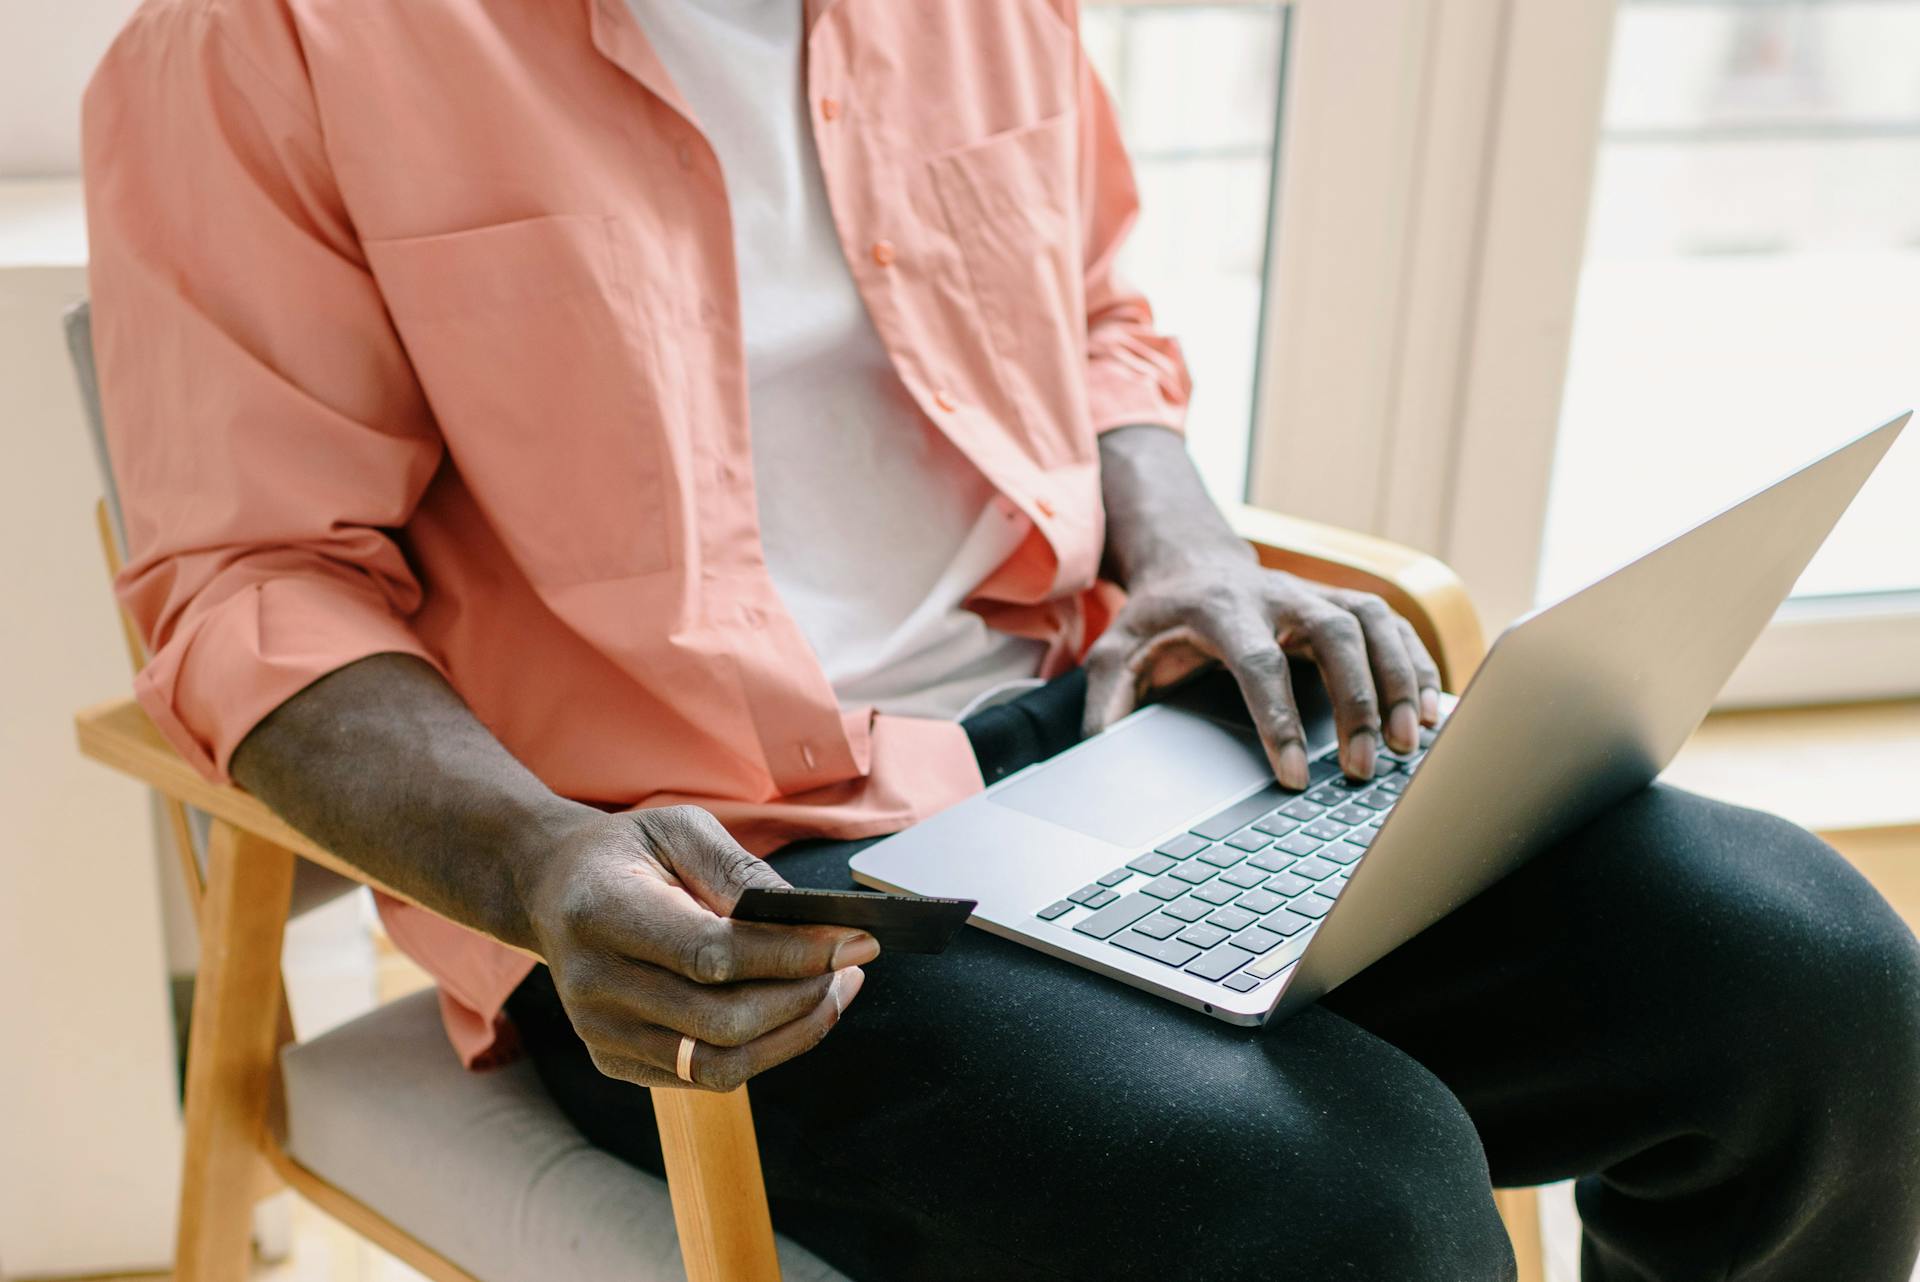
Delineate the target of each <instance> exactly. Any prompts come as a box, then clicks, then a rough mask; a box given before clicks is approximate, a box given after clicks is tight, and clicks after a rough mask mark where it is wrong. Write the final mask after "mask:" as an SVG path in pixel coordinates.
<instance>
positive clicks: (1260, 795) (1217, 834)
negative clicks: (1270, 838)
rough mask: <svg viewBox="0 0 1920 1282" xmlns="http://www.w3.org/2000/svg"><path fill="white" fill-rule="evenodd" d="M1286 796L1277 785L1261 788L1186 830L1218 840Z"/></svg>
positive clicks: (1269, 808) (1239, 828) (1256, 817)
mask: <svg viewBox="0 0 1920 1282" xmlns="http://www.w3.org/2000/svg"><path fill="white" fill-rule="evenodd" d="M1285 796H1286V794H1285V793H1283V792H1281V791H1280V789H1279V786H1278V785H1274V786H1271V787H1266V788H1262V789H1261V790H1260V791H1259V792H1256V793H1254V794H1253V795H1252V796H1251V797H1247V798H1245V799H1244V800H1241V801H1236V802H1234V803H1233V804H1232V805H1231V806H1228V807H1227V808H1226V809H1225V810H1222V811H1220V812H1219V813H1218V814H1215V815H1211V816H1209V817H1208V818H1206V819H1202V820H1201V821H1200V822H1199V823H1197V824H1195V825H1193V827H1191V828H1189V829H1188V830H1187V831H1189V832H1191V833H1192V834H1193V835H1194V836H1196V837H1205V838H1206V839H1207V840H1208V841H1218V840H1220V839H1221V838H1222V837H1224V836H1226V835H1227V834H1228V833H1233V832H1238V831H1240V830H1241V829H1242V828H1244V827H1246V826H1247V825H1248V824H1250V823H1252V822H1253V821H1254V820H1256V819H1258V818H1259V817H1260V816H1261V815H1264V814H1266V813H1267V811H1269V810H1272V809H1273V808H1274V807H1275V806H1277V805H1279V804H1280V801H1281V799H1282V798H1284V797H1285Z"/></svg>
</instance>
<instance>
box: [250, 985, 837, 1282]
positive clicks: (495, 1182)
mask: <svg viewBox="0 0 1920 1282" xmlns="http://www.w3.org/2000/svg"><path fill="white" fill-rule="evenodd" d="M281 1063H282V1066H283V1068H284V1070H285V1075H286V1094H287V1124H288V1149H289V1150H290V1151H291V1153H292V1154H293V1156H294V1158H295V1159H296V1160H298V1161H299V1162H300V1164H301V1165H303V1166H305V1167H306V1168H307V1169H308V1170H310V1171H312V1172H313V1173H314V1174H316V1175H318V1176H320V1177H321V1178H322V1179H324V1180H326V1181H327V1182H328V1183H330V1184H334V1185H337V1186H338V1187H339V1188H341V1189H342V1190H344V1191H345V1192H347V1193H349V1194H351V1195H352V1196H353V1197H354V1198H356V1199H357V1200H359V1201H361V1202H364V1203H366V1204H367V1205H368V1206H370V1207H372V1208H373V1209H374V1210H376V1211H378V1212H379V1213H380V1214H381V1215H383V1216H385V1217H386V1218H387V1219H388V1220H391V1221H392V1222H393V1223H394V1224H395V1225H396V1226H398V1227H399V1228H401V1229H402V1230H404V1231H405V1232H406V1233H407V1234H408V1235H410V1236H412V1237H415V1238H418V1239H419V1240H420V1241H422V1242H424V1243H426V1244H427V1245H428V1246H430V1247H432V1248H433V1249H434V1250H436V1251H438V1252H439V1253H440V1254H442V1255H444V1256H446V1257H447V1258H448V1259H450V1260H452V1261H453V1262H454V1263H456V1264H458V1265H459V1266H460V1267H461V1268H463V1269H465V1270H467V1272H469V1273H471V1274H473V1275H474V1276H475V1277H477V1278H480V1279H483V1282H554V1280H555V1279H561V1278H564V1279H568V1282H615V1280H616V1279H617V1280H618V1282H652V1280H653V1279H661V1280H662V1282H665V1280H666V1279H674V1280H675V1282H679V1280H680V1279H684V1278H685V1277H686V1271H685V1270H684V1269H683V1268H682V1267H681V1263H680V1247H679V1242H678V1238H677V1236H676V1234H675V1232H674V1224H673V1207H672V1205H671V1203H670V1202H669V1200H668V1197H667V1186H666V1184H665V1183H664V1182H662V1181H661V1180H658V1179H656V1178H654V1177H653V1176H651V1175H648V1174H646V1173H645V1172H642V1171H639V1170H636V1169H635V1168H633V1167H631V1166H628V1165H627V1164H626V1163H624V1162H622V1161H620V1160H619V1159H617V1158H614V1157H611V1156H609V1155H608V1154H606V1153H604V1152H602V1151H601V1150H599V1149H597V1148H595V1147H593V1146H592V1145H591V1144H589V1143H587V1141H586V1140H584V1139H582V1138H581V1136H580V1132H579V1131H577V1130H575V1129H574V1127H573V1124H572V1123H570V1122H569V1121H567V1119H566V1118H565V1117H563V1116H561V1114H560V1112H559V1110H558V1109H557V1108H555V1107H554V1105H553V1102H552V1101H551V1100H550V1099H549V1098H548V1097H547V1094H546V1091H545V1090H544V1089H543V1088H542V1087H541V1085H540V1081H539V1078H538V1077H537V1076H536V1075H535V1074H534V1071H533V1068H532V1066H531V1065H529V1064H527V1063H525V1062H520V1063H516V1064H511V1065H508V1066H507V1067H505V1068H497V1069H490V1070H487V1071H485V1072H468V1071H467V1070H466V1069H464V1068H462V1067H461V1066H460V1063H459V1061H458V1060H457V1059H456V1058H455V1057H454V1054H453V1051H452V1049H451V1047H449V1046H448V1044H447V1039H446V1034H445V1033H444V1032H443V1031H441V1026H440V1012H439V1006H438V1004H437V1002H436V1000H435V998H434V994H433V993H431V992H423V993H416V994H414V995H412V996H410V997H405V998H402V999H400V1000H399V1001H396V1002H392V1003H389V1004H388V1005H386V1006H383V1007H381V1008H380V1009H379V1010H376V1011H374V1012H373V1013H372V1014H370V1015H366V1016H363V1017H362V1018H360V1019H357V1020H355V1021H353V1022H352V1023H350V1024H346V1025H344V1026H342V1027H340V1028H337V1029H335V1030H334V1031H333V1032H330V1033H328V1034H326V1035H325V1036H323V1037H317V1038H315V1039H314V1040H312V1041H310V1042H302V1043H299V1044H296V1045H291V1046H288V1047H287V1048H286V1050H285V1051H283V1052H282V1054H281ZM779 1250H780V1265H781V1269H782V1271H783V1273H784V1276H785V1277H786V1278H787V1279H788V1282H828V1280H832V1282H846V1279H845V1278H844V1277H843V1275H842V1274H840V1273H838V1272H836V1271H835V1270H833V1269H831V1268H829V1267H828V1266H827V1265H826V1264H824V1263H823V1262H822V1261H821V1260H819V1259H818V1258H817V1257H815V1256H814V1255H813V1254H812V1253H810V1252H809V1251H807V1250H806V1249H805V1248H804V1247H801V1246H799V1245H797V1244H795V1243H792V1242H789V1241H787V1240H786V1239H784V1238H782V1239H780V1241H779Z"/></svg>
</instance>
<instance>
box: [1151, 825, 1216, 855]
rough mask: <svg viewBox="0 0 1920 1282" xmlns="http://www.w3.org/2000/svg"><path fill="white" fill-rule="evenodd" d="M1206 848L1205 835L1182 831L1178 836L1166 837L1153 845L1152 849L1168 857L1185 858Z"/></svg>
mask: <svg viewBox="0 0 1920 1282" xmlns="http://www.w3.org/2000/svg"><path fill="white" fill-rule="evenodd" d="M1206 848H1207V839H1206V838H1205V837H1196V836H1194V835H1193V834H1192V833H1190V832H1183V833H1181V834H1179V835H1178V836H1175V837H1169V838H1167V839H1166V840H1165V841H1163V842H1161V843H1160V844H1159V845H1157V846H1155V847H1154V850H1155V851H1156V852H1157V853H1159V854H1163V855H1165V856H1167V858H1169V859H1187V858H1191V857H1192V856H1193V855H1195V854H1198V853H1199V852H1200V851H1202V850H1205V849H1206Z"/></svg>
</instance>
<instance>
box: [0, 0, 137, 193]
mask: <svg viewBox="0 0 1920 1282" xmlns="http://www.w3.org/2000/svg"><path fill="white" fill-rule="evenodd" d="M136 7H137V4H136V0H0V178H15V177H34V176H41V175H61V174H72V173H77V172H79V169H80V91H81V89H83V88H84V87H85V86H86V83H87V76H88V75H89V74H90V73H91V72H92V71H93V64H94V63H96V62H98V61H99V60H100V54H101V53H102V52H103V51H104V50H105V49H106V47H107V43H108V42H109V41H110V40H112V39H113V34H114V32H116V31H118V30H119V29H120V26H121V24H122V23H124V22H125V21H126V20H127V15H128V14H130V13H132V12H133V11H134V9H135V8H136Z"/></svg>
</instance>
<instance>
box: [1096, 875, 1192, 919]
mask: <svg viewBox="0 0 1920 1282" xmlns="http://www.w3.org/2000/svg"><path fill="white" fill-rule="evenodd" d="M1140 893H1141V894H1143V895H1152V896H1153V897H1154V898H1155V899H1178V898H1180V896H1182V895H1184V894H1186V893H1187V883H1186V882H1184V881H1175V880H1174V879H1173V878H1171V877H1160V878H1156V879H1155V880H1153V881H1150V882H1148V883H1147V884H1146V885H1144V886H1142V887H1140ZM1081 924H1082V925H1085V924H1086V923H1084V922H1082V923H1081Z"/></svg>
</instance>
